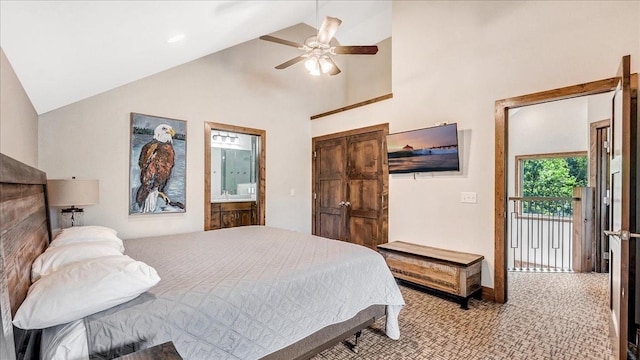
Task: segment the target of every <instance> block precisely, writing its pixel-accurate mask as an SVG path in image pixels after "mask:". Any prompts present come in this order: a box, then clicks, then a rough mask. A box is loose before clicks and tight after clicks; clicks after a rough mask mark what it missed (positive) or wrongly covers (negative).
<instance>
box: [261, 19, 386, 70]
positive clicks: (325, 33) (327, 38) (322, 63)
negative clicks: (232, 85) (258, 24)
mask: <svg viewBox="0 0 640 360" xmlns="http://www.w3.org/2000/svg"><path fill="white" fill-rule="evenodd" d="M341 23H342V20H340V19H338V18H334V17H330V16H327V17H325V18H324V21H323V22H322V25H321V26H320V28H319V29H318V35H315V36H310V37H308V38H307V39H306V40H305V41H304V44H300V43H297V42H295V41H289V40H284V39H280V38H277V37H274V36H270V35H264V36H260V39H261V40H266V41H271V42H275V43H278V44H283V45H288V46H293V47H295V48H298V49H300V50H303V51H304V52H305V53H304V54H302V55H300V56H298V57H295V58H293V59H291V60H289V61H286V62H284V63H282V64H280V65H278V66H276V69H278V70H282V69H286V68H288V67H289V66H291V65H293V64H297V63H299V62H301V61H305V63H304V65H305V67H306V68H307V70H309V73H310V74H311V75H316V76H319V75H320V74H329V75H337V74H339V73H340V69H339V68H338V66H337V65H336V63H335V62H334V61H333V59H331V55H375V54H376V53H377V52H378V47H377V46H376V45H366V46H331V44H330V42H331V39H333V35H335V33H336V31H337V30H338V26H340V24H341Z"/></svg>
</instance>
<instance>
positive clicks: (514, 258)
mask: <svg viewBox="0 0 640 360" xmlns="http://www.w3.org/2000/svg"><path fill="white" fill-rule="evenodd" d="M579 200H580V198H577V197H510V198H509V210H510V212H509V234H508V236H509V248H508V252H509V253H508V264H507V267H508V270H512V271H573V270H574V269H573V251H574V249H573V215H574V209H575V206H574V204H575V203H576V201H579Z"/></svg>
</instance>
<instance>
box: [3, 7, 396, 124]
mask: <svg viewBox="0 0 640 360" xmlns="http://www.w3.org/2000/svg"><path fill="white" fill-rule="evenodd" d="M319 8H320V11H319V17H320V21H322V19H323V18H324V16H334V17H338V18H340V19H341V20H342V21H343V23H342V25H341V26H340V29H339V30H338V33H337V34H336V38H337V39H338V41H339V42H340V43H342V44H345V45H371V44H375V43H377V42H379V41H380V40H383V39H385V38H387V37H389V36H391V0H354V1H345V0H335V1H320V3H319ZM303 22H304V23H306V24H308V25H311V26H313V27H316V24H317V16H316V3H315V2H314V1H310V0H297V1H287V0H271V1H258V0H254V1H222V0H219V1H116V0H113V1H93V0H92V1H48V0H45V1H11V0H0V46H1V47H2V50H3V51H4V52H5V54H6V55H7V58H8V59H9V62H10V63H11V65H12V66H13V69H14V70H15V72H16V74H17V76H18V78H19V79H20V81H21V83H22V85H23V87H24V89H25V91H26V92H27V95H28V96H29V98H30V99H31V102H32V103H33V106H34V107H35V109H36V111H37V112H38V114H42V113H45V112H47V111H51V110H53V109H57V108H59V107H61V106H65V105H67V104H70V103H73V102H76V101H79V100H82V99H84V98H87V97H90V96H93V95H96V94H99V93H101V92H104V91H107V90H110V89H113V88H115V87H118V86H121V85H124V84H126V83H129V82H132V81H135V80H137V79H141V78H143V77H145V76H149V75H152V74H155V73H157V72H160V71H163V70H166V69H168V68H171V67H174V66H177V65H180V64H183V63H186V62H189V61H191V60H194V59H197V58H200V57H202V56H205V55H208V54H211V53H215V52H218V51H220V50H223V49H226V48H228V47H232V46H234V45H237V44H240V43H242V42H245V41H248V40H251V39H255V38H257V37H259V36H260V35H265V34H269V33H272V32H275V31H278V30H281V29H284V28H287V27H290V26H293V25H295V24H299V23H303ZM178 34H184V35H185V37H184V39H183V40H181V41H179V42H175V43H168V42H167V39H169V38H170V37H172V36H175V35H178ZM288 40H294V41H298V42H302V41H303V40H304V39H288ZM274 46H278V45H276V44H274Z"/></svg>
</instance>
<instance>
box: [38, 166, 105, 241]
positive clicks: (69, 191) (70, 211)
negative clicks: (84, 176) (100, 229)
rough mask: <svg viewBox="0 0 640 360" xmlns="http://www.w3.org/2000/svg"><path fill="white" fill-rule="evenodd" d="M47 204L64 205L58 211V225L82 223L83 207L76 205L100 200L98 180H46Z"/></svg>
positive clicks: (90, 203)
mask: <svg viewBox="0 0 640 360" xmlns="http://www.w3.org/2000/svg"><path fill="white" fill-rule="evenodd" d="M47 193H48V195H49V205H50V206H55V207H66V208H64V209H62V210H61V212H60V227H61V228H63V229H64V228H67V227H70V226H82V225H84V221H83V215H84V209H82V208H78V207H76V206H86V205H94V204H97V203H99V201H100V192H99V190H98V180H77V179H76V178H75V176H74V177H73V178H71V179H60V180H57V179H56V180H47Z"/></svg>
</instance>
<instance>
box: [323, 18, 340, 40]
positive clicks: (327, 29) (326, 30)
mask: <svg viewBox="0 0 640 360" xmlns="http://www.w3.org/2000/svg"><path fill="white" fill-rule="evenodd" d="M340 24H342V20H340V19H338V18H334V17H330V16H327V17H325V18H324V21H323V22H322V25H320V29H318V37H317V39H318V42H320V43H322V44H328V43H329V41H331V39H333V35H335V33H336V31H338V26H340Z"/></svg>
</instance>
